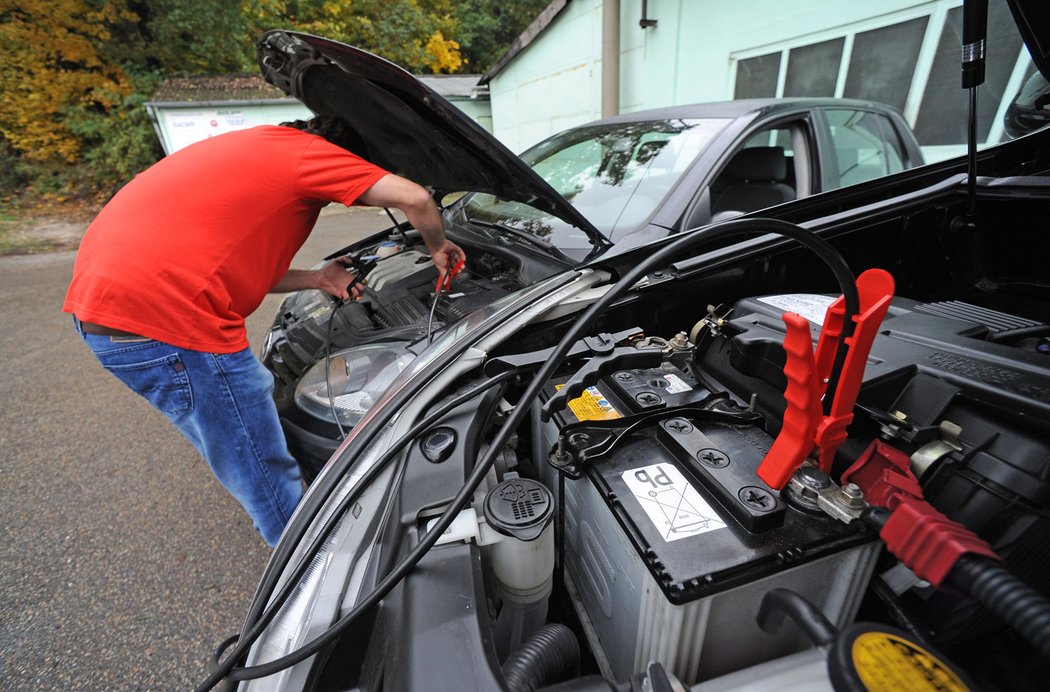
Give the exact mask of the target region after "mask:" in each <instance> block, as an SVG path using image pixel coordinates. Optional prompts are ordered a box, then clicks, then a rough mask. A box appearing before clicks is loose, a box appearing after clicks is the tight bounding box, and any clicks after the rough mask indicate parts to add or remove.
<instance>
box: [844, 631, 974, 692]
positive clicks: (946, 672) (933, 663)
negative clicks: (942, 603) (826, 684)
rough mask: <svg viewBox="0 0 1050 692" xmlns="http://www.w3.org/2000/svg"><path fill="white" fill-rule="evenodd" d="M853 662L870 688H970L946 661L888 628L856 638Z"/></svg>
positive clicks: (941, 690)
mask: <svg viewBox="0 0 1050 692" xmlns="http://www.w3.org/2000/svg"><path fill="white" fill-rule="evenodd" d="M852 653H853V666H854V668H855V670H856V671H857V675H858V676H859V677H860V681H861V683H862V684H863V685H864V686H865V687H866V688H867V689H869V690H916V691H918V690H938V691H939V692H956V691H958V692H963V691H965V690H969V689H970V688H969V687H968V686H967V685H966V683H965V682H963V681H962V679H961V678H960V677H959V676H958V675H956V674H955V671H953V670H952V669H951V668H949V667H948V665H947V664H945V663H944V662H943V661H941V660H940V659H938V658H937V657H936V656H934V655H933V654H932V653H931V652H929V651H926V650H925V649H924V648H922V647H921V646H919V645H918V644H916V643H915V642H911V641H908V640H907V639H904V638H902V637H898V636H896V635H894V634H890V633H889V632H865V633H863V634H861V635H860V636H859V637H857V638H856V639H855V640H854V641H853V647H852Z"/></svg>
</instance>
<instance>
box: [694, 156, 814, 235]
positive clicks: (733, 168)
mask: <svg viewBox="0 0 1050 692" xmlns="http://www.w3.org/2000/svg"><path fill="white" fill-rule="evenodd" d="M719 177H720V178H721V179H722V180H726V179H728V180H727V182H725V184H724V187H722V189H721V191H720V192H717V193H716V195H715V198H714V203H713V204H712V205H711V207H712V212H713V214H714V215H715V216H717V217H719V218H727V217H729V216H735V215H736V214H744V213H747V212H749V211H755V210H756V209H765V208H766V207H772V206H773V205H775V204H782V203H783V202H790V201H791V200H793V199H795V189H794V188H793V187H791V186H790V185H787V184H785V183H784V180H785V179H786V178H787V158H786V157H785V156H784V147H748V148H747V149H741V150H740V151H738V152H737V153H736V155H735V156H734V157H733V159H732V160H731V161H730V162H729V165H728V166H726V170H725V171H724V172H723V173H722V175H721V176H719ZM720 182H721V181H720Z"/></svg>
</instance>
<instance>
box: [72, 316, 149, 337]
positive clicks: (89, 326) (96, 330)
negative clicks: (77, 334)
mask: <svg viewBox="0 0 1050 692" xmlns="http://www.w3.org/2000/svg"><path fill="white" fill-rule="evenodd" d="M80 328H81V329H82V330H83V331H84V333H85V334H94V335H96V336H131V337H135V338H136V339H142V338H144V337H142V336H139V335H138V334H134V333H132V332H125V331H123V330H120V329H114V328H113V327H107V326H105V325H104V324H94V323H92V322H85V321H84V320H80Z"/></svg>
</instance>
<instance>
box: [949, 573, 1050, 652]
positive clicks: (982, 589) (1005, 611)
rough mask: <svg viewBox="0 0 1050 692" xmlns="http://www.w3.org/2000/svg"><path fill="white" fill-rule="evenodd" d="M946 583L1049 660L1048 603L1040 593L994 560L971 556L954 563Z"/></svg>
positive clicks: (1049, 628)
mask: <svg viewBox="0 0 1050 692" xmlns="http://www.w3.org/2000/svg"><path fill="white" fill-rule="evenodd" d="M948 580H949V581H950V583H951V584H952V585H953V586H955V587H957V588H959V589H960V590H961V591H963V592H964V593H967V594H969V595H970V596H973V597H974V598H975V599H977V600H978V601H980V602H981V604H983V605H984V606H985V607H986V608H988V610H990V611H991V612H993V613H995V615H996V616H997V617H999V619H1001V620H1002V621H1003V622H1005V623H1006V624H1007V625H1009V626H1010V627H1011V628H1013V630H1014V631H1015V632H1017V633H1018V634H1020V635H1021V636H1022V637H1023V638H1024V639H1025V640H1026V641H1027V642H1028V643H1029V644H1031V645H1032V648H1034V649H1035V650H1036V651H1038V652H1039V653H1040V654H1041V655H1042V656H1043V657H1044V658H1048V659H1050V600H1048V599H1047V598H1046V597H1045V596H1043V594H1041V593H1039V592H1038V591H1036V590H1035V589H1033V588H1032V587H1031V586H1029V585H1028V584H1026V583H1024V582H1023V581H1021V580H1020V579H1018V578H1017V577H1016V576H1014V574H1013V573H1011V572H1010V571H1009V570H1008V569H1006V567H1004V566H1003V565H1002V563H1000V562H998V561H997V560H993V559H992V558H989V557H985V556H983V555H975V554H972V553H968V554H966V555H963V556H962V557H960V558H959V559H958V560H957V561H956V563H955V566H954V567H952V570H951V572H949V573H948Z"/></svg>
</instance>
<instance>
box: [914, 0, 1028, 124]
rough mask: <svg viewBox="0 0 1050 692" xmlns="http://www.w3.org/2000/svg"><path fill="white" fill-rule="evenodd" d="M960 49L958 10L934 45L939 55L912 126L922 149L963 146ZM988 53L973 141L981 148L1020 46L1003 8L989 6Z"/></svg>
mask: <svg viewBox="0 0 1050 692" xmlns="http://www.w3.org/2000/svg"><path fill="white" fill-rule="evenodd" d="M961 45H962V8H961V7H956V8H955V9H953V10H950V11H949V12H948V17H947V19H946V20H945V22H944V28H943V29H941V36H940V41H939V42H938V44H937V55H936V56H935V57H934V59H933V66H932V67H931V68H930V79H929V82H927V85H926V93H924V94H923V96H922V104H921V105H920V106H919V117H918V118H917V119H916V121H915V124H914V126H913V127H914V129H915V135H916V136H917V137H918V138H919V143H920V144H922V145H930V144H957V143H959V142H965V141H966V119H965V118H959V116H958V114H959V113H966V112H967V109H968V107H969V106H968V105H967V104H968V103H969V96H968V92H967V91H964V90H963V89H962V77H961V68H960V58H959V46H961ZM987 45H988V52H987V59H986V65H987V71H986V73H985V80H984V84H982V85H981V86H980V87H978V89H977V140H978V141H979V142H984V141H985V140H987V139H988V133H989V131H990V130H991V128H992V123H993V121H994V119H995V114H996V112H997V111H998V110H999V104H1000V102H1001V101H1002V100H1003V98H1004V97H1005V98H1011V99H1012V98H1013V96H1014V94H1012V93H1011V94H1006V93H1004V90H1005V88H1006V83H1007V82H1008V81H1009V80H1010V75H1011V73H1012V71H1013V66H1014V63H1015V62H1016V61H1017V53H1018V51H1020V50H1021V48H1022V46H1023V43H1022V41H1021V37H1020V36H1019V35H1018V33H1017V28H1016V26H1015V25H1014V21H1013V17H1012V16H1011V15H1010V8H1009V6H1008V5H1007V4H1006V3H1005V2H993V3H989V5H988V41H987Z"/></svg>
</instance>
